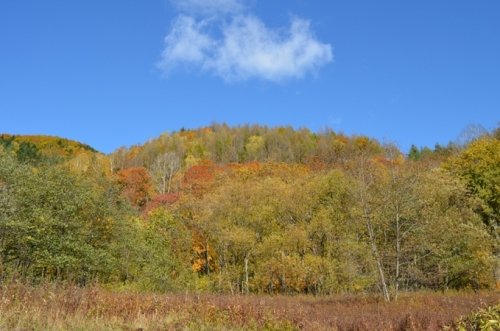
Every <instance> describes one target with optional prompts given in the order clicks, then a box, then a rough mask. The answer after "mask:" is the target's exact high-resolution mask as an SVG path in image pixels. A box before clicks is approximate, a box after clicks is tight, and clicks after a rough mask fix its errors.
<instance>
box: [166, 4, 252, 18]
mask: <svg viewBox="0 0 500 331" xmlns="http://www.w3.org/2000/svg"><path fill="white" fill-rule="evenodd" d="M171 2H172V3H173V5H174V6H175V7H176V8H177V9H178V10H180V11H181V12H185V13H189V14H200V15H217V14H234V13H238V12H241V11H242V10H243V9H244V7H245V6H244V5H243V3H242V0H171Z"/></svg>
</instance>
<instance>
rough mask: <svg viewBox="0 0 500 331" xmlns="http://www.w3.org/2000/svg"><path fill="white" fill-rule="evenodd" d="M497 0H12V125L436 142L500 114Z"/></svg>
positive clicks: (140, 137) (118, 132)
mask: <svg viewBox="0 0 500 331" xmlns="http://www.w3.org/2000/svg"><path fill="white" fill-rule="evenodd" d="M499 15H500V1H498V0H481V1H465V0H440V1H435V0H418V1H417V0H408V1H401V0H391V1H388V0H380V1H368V0H365V1H359V0H343V1H336V0H317V1H310V0H273V1H269V0H148V1H138V0H106V1H102V0H85V1H83V0H80V1H67V0H47V1H39V0H22V1H20V0H2V1H1V3H0V132H7V133H15V134H48V135H58V136H63V137H68V138H71V139H77V140H80V141H82V142H85V143H88V144H90V145H92V146H94V147H95V148H97V149H99V150H101V151H104V152H111V151H112V150H114V149H115V148H117V147H119V146H122V145H131V144H136V143H141V142H144V141H145V140H147V139H150V138H153V137H156V136H157V135H159V134H160V133H162V132H165V131H172V130H178V129H180V128H181V127H186V128H195V127H199V126H203V125H208V124H210V123H212V122H226V123H228V124H243V123H260V124H267V125H271V126H275V125H292V126H294V127H308V128H310V129H312V130H321V129H322V128H325V127H331V128H333V129H335V130H338V131H342V132H344V133H347V134H366V135H369V136H372V137H375V138H378V139H381V140H386V141H395V142H396V143H397V144H398V145H399V146H400V147H401V148H402V149H405V150H406V149H408V147H409V145H410V144H412V143H415V144H416V145H419V146H424V145H428V146H434V144H435V143H437V142H439V143H447V142H448V141H450V140H454V139H456V138H457V136H458V135H459V133H460V131H461V130H462V129H464V128H465V127H466V126H467V125H469V124H473V123H474V124H480V125H483V126H484V127H485V128H487V129H492V128H494V127H495V126H496V125H497V122H498V121H500V63H499V61H500V19H498V17H499Z"/></svg>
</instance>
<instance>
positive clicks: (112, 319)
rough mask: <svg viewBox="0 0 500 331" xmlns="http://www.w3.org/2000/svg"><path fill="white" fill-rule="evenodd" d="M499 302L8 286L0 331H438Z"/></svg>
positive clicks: (1, 298)
mask: <svg viewBox="0 0 500 331" xmlns="http://www.w3.org/2000/svg"><path fill="white" fill-rule="evenodd" d="M499 302H500V293H499V292H482V293H448V294H440V293H413V294H406V295H403V296H402V297H401V298H400V300H398V302H393V303H384V302H382V301H380V300H379V299H377V298H376V297H373V296H336V297H324V298H314V297H285V296H278V297H270V296H224V295H201V296H198V295H154V294H137V293H117V292H112V291H109V290H104V289H101V288H98V287H90V288H79V287H75V286H56V285H53V284H46V285H43V286H38V287H30V286H25V285H23V284H9V285H4V286H2V287H1V288H0V330H439V329H440V328H441V327H442V326H443V325H446V324H451V323H452V322H453V321H455V320H457V319H458V318H459V317H460V316H463V315H466V314H468V313H470V312H471V311H474V310H477V309H479V308H481V307H485V306H488V305H493V304H495V303H499Z"/></svg>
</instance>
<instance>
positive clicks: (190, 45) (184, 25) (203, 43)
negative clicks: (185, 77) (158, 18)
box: [161, 16, 214, 71]
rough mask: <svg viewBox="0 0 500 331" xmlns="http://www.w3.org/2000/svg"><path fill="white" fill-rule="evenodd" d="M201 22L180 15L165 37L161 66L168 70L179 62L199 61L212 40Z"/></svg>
mask: <svg viewBox="0 0 500 331" xmlns="http://www.w3.org/2000/svg"><path fill="white" fill-rule="evenodd" d="M203 25H204V23H203V22H196V21H195V20H194V19H193V18H192V17H188V16H180V17H179V18H177V20H176V21H175V23H174V24H173V27H172V30H171V31H170V33H169V34H168V35H167V37H166V38H165V44H166V47H165V50H164V51H163V53H162V64H161V67H162V68H163V69H164V70H167V71H168V70H170V69H171V68H172V67H173V66H175V65H176V64H177V63H180V62H193V63H201V62H204V61H205V59H206V53H207V52H208V51H209V50H210V48H211V47H213V45H214V41H213V40H212V39H211V38H210V37H209V36H208V35H207V34H205V33H203V32H202V30H203Z"/></svg>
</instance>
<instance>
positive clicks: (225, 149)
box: [0, 125, 500, 301]
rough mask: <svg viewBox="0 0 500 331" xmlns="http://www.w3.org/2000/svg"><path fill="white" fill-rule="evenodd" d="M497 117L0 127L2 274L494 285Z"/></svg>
mask: <svg viewBox="0 0 500 331" xmlns="http://www.w3.org/2000/svg"><path fill="white" fill-rule="evenodd" d="M499 187H500V130H498V129H497V130H496V131H494V132H491V133H489V134H485V135H483V136H480V137H476V138H475V139H473V140H471V141H470V142H468V143H467V144H466V145H457V144H449V145H448V146H439V145H438V146H436V147H435V148H433V149H430V148H417V147H412V149H411V150H410V153H409V154H408V155H405V154H403V153H402V152H401V151H400V150H399V149H398V148H397V147H396V146H395V145H392V144H382V143H380V142H378V141H376V140H375V139H370V138H368V137H365V136H347V135H344V134H340V133H336V132H333V131H328V130H326V131H324V132H321V133H314V132H311V131H309V130H307V129H301V130H294V129H292V128H289V127H279V128H268V127H262V126H241V127H229V126H227V125H212V126H210V127H206V128H201V129H197V130H184V129H182V130H180V131H178V132H173V133H165V134H163V135H161V136H160V137H158V138H156V139H153V140H151V141H148V142H147V143H145V144H144V145H141V146H132V147H130V148H120V149H118V150H116V151H115V152H113V153H112V154H110V155H107V156H106V155H103V154H100V153H98V152H96V151H95V150H93V149H92V148H91V147H89V146H86V145H84V144H80V143H76V142H72V141H68V140H65V139H60V138H48V137H34V136H33V137H27V136H10V135H2V136H0V257H1V261H0V262H1V269H0V270H1V271H0V272H1V277H2V279H12V278H14V279H21V280H23V281H28V282H33V283H38V282H41V281H46V280H49V281H71V282H75V283H77V284H80V285H85V284H89V283H94V282H99V283H102V284H107V286H111V287H125V288H130V289H137V290H148V291H158V292H179V291H182V292H184V291H192V292H195V291H196V292H208V293H242V294H245V293H270V294H274V293H283V294H299V293H301V294H315V295H323V294H334V293H380V294H381V295H382V296H383V297H384V299H385V300H387V301H390V300H393V299H395V298H397V297H398V295H399V294H400V293H401V292H402V291H414V290H420V289H433V290H445V289H449V288H450V289H451V288H453V289H464V288H470V289H474V290H478V289H482V288H494V287H495V286H498V284H499V283H498V281H499V279H500V274H499V256H500V240H499V230H498V226H499V210H500V194H499Z"/></svg>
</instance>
